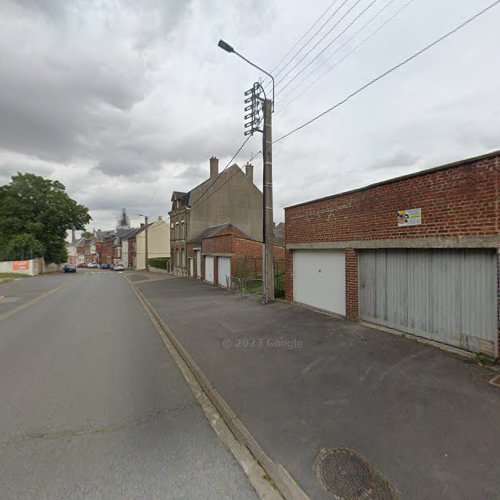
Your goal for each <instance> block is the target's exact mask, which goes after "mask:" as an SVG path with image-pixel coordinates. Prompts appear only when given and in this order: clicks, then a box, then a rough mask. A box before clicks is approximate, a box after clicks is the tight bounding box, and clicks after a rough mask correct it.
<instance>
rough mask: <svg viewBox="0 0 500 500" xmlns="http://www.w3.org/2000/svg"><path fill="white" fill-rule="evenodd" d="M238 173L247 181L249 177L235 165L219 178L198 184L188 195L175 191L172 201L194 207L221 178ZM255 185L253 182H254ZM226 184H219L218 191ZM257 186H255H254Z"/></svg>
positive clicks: (224, 171)
mask: <svg viewBox="0 0 500 500" xmlns="http://www.w3.org/2000/svg"><path fill="white" fill-rule="evenodd" d="M237 172H239V173H240V174H241V175H243V176H244V177H245V178H246V179H248V177H247V176H246V175H245V172H243V170H241V168H240V167H239V166H238V165H237V164H236V163H233V164H232V165H231V166H230V167H229V168H226V169H223V170H222V171H221V172H219V174H218V175H217V177H214V178H212V177H209V178H208V179H206V180H204V181H203V182H202V183H200V184H198V185H197V186H195V187H194V188H193V189H191V190H190V191H188V192H187V193H183V192H181V191H173V192H172V201H174V200H182V201H183V203H184V205H186V206H188V207H192V206H193V205H194V204H195V203H196V201H197V200H199V199H200V198H201V197H202V196H204V195H205V193H208V192H209V190H210V188H211V186H212V185H213V184H215V183H216V182H217V180H218V179H219V178H222V177H223V176H226V177H228V179H229V178H231V177H232V176H233V175H236V174H237ZM252 184H253V182H252ZM223 185H224V183H222V184H221V183H218V184H217V189H218V188H219V186H223ZM253 185H254V186H255V184H253ZM255 189H258V187H257V186H255Z"/></svg>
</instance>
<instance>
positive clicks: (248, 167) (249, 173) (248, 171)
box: [245, 163, 253, 182]
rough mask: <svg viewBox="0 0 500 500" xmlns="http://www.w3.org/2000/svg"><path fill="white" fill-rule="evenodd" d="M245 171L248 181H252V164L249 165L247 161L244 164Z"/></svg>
mask: <svg viewBox="0 0 500 500" xmlns="http://www.w3.org/2000/svg"><path fill="white" fill-rule="evenodd" d="M245 173H246V176H247V177H248V178H249V179H250V181H251V182H253V165H250V163H247V164H246V165H245Z"/></svg>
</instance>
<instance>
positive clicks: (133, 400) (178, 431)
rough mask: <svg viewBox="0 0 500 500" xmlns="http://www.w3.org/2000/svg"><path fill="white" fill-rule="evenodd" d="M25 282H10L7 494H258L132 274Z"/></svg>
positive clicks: (5, 336)
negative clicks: (155, 322)
mask: <svg viewBox="0 0 500 500" xmlns="http://www.w3.org/2000/svg"><path fill="white" fill-rule="evenodd" d="M43 280H46V281H43ZM30 282H31V284H30ZM17 283H20V282H15V283H14V284H9V285H1V286H0V297H1V296H3V297H4V298H3V299H2V298H0V313H4V314H3V317H2V315H0V484H1V498H2V499H16V500H17V499H21V498H22V499H31V498H33V499H34V498H36V499H39V498H44V499H45V498H46V499H69V498H86V499H89V498H90V499H93V498H96V499H97V498H106V499H113V498H117V499H118V498H119V499H123V498H147V499H154V498H176V499H179V498H186V499H197V498H200V499H201V498H203V499H207V498H214V499H221V498H228V499H229V498H230V499H253V498H256V495H255V493H254V490H253V489H252V487H251V485H250V483H249V481H248V479H247V477H246V476H245V474H244V472H243V470H242V469H241V467H240V466H239V465H238V463H237V462H236V460H235V459H234V457H233V455H232V454H231V452H230V451H229V450H228V449H227V448H226V447H225V446H224V445H223V443H222V442H221V441H220V440H219V438H218V437H217V436H216V434H215V433H214V431H213V430H212V428H211V426H210V424H209V422H208V420H207V419H206V417H205V415H204V413H203V410H202V409H201V408H200V406H199V405H198V404H197V402H196V401H195V399H194V397H193V395H192V392H191V390H190V388H189V386H188V385H187V383H186V382H185V380H184V378H183V377H182V375H181V373H180V372H179V370H178V368H177V366H176V365H175V362H174V361H173V359H172V358H171V357H170V355H169V353H168V352H167V351H166V349H165V347H164V345H163V343H162V341H161V339H160V337H159V335H158V333H157V331H156V330H155V328H154V327H153V325H152V323H151V321H150V319H149V318H148V317H147V316H146V314H145V311H144V309H143V307H142V306H141V304H140V303H139V302H138V300H137V298H136V297H135V295H134V294H133V292H132V291H131V289H130V287H129V285H128V284H127V282H126V280H125V278H124V275H123V274H121V273H113V272H111V271H90V270H85V271H81V270H79V272H78V273H77V274H76V275H74V274H67V275H63V274H61V275H58V276H52V277H50V280H47V279H46V278H43V277H42V278H32V279H29V280H24V281H23V283H22V284H19V285H16V284H17ZM62 284H66V286H64V287H61V288H60V289H58V290H56V291H55V292H53V293H52V294H50V295H48V296H46V297H44V298H42V299H41V300H39V301H38V302H36V303H34V304H31V305H29V306H28V307H26V308H24V309H22V310H20V311H18V312H16V313H15V314H12V315H9V316H7V317H6V315H5V312H7V311H9V310H12V308H14V306H15V307H18V304H23V303H26V301H28V299H29V300H32V298H33V297H36V295H37V293H42V292H43V293H46V292H47V291H48V290H51V289H55V288H57V287H59V286H60V285H62ZM30 287H32V288H33V289H36V292H33V293H32V294H30ZM16 293H17V294H18V295H19V300H18V299H16ZM16 301H17V303H16ZM2 303H3V304H4V310H2V309H1V307H2Z"/></svg>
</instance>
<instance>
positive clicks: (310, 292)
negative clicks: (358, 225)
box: [293, 250, 345, 316]
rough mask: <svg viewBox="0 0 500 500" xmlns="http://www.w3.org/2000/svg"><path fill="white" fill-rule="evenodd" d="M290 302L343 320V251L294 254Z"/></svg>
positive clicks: (300, 251)
mask: <svg viewBox="0 0 500 500" xmlns="http://www.w3.org/2000/svg"><path fill="white" fill-rule="evenodd" d="M293 300H295V301H296V302H301V303H302V304H307V305H310V306H313V307H318V308H319V309H324V310H325V311H330V312H333V313H336V314H341V315H344V316H345V253H344V250H295V251H294V252H293Z"/></svg>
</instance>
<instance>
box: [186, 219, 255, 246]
mask: <svg viewBox="0 0 500 500" xmlns="http://www.w3.org/2000/svg"><path fill="white" fill-rule="evenodd" d="M227 227H232V228H234V229H236V230H237V231H238V232H239V233H241V234H242V235H243V236H245V238H247V239H249V240H251V239H253V238H250V236H248V235H247V234H245V233H244V232H243V231H242V230H241V229H240V228H239V227H237V226H235V225H234V224H231V223H230V222H226V223H225V224H219V225H218V226H212V227H207V229H205V230H204V231H203V232H201V233H200V234H199V235H198V236H195V237H194V238H192V239H191V240H189V241H188V243H200V242H201V240H205V239H207V238H213V237H214V236H217V235H218V234H219V233H220V232H221V231H222V230H223V229H226V228H227Z"/></svg>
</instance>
